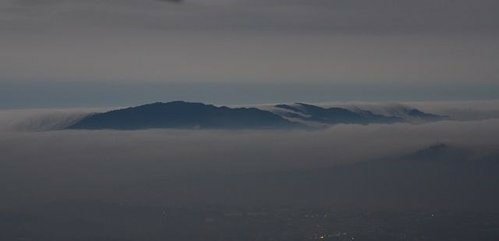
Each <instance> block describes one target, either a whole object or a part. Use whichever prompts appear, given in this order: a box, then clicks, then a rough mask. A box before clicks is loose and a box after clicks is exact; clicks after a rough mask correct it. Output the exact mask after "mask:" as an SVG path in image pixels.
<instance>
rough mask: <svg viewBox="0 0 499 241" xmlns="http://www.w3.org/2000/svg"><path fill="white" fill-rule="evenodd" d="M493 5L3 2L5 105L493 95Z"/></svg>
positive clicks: (259, 0) (1, 86)
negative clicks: (71, 97) (174, 100)
mask: <svg viewBox="0 0 499 241" xmlns="http://www.w3.org/2000/svg"><path fill="white" fill-rule="evenodd" d="M497 10H499V3H498V2H497V1H492V0H490V1H489V0H477V1H468V0H453V1H449V0H440V1H435V0H433V1H430V0H423V1H409V0H398V1H389V0H375V1H372V0H371V1H364V0H349V1H346V0H337V1H331V0H329V1H326V0H315V1H314V0H267V1H263V0H251V1H250V0H212V1H203V0H185V1H183V2H181V3H171V2H165V1H155V0H100V1H98V0H88V1H76V0H38V1H35V0H6V1H1V2H0V35H1V36H2V37H1V38H0V103H2V104H1V105H0V107H1V108H15V107H37V106H72V105H74V106H102V105H109V104H116V103H115V102H121V103H126V104H128V103H134V102H141V101H149V100H152V101H154V100H170V99H173V98H175V99H188V100H203V101H208V102H218V103H220V102H227V103H264V102H279V101H290V100H291V101H292V100H294V99H296V100H303V101H307V100H309V101H328V100H378V99H392V100H407V99H409V100H414V99H493V98H498V97H499V96H498V94H496V93H499V83H498V82H499V81H498V77H499V73H498V71H497V66H498V64H499V44H497V43H498V42H499V31H498V29H499V17H498V16H497V14H496V13H497ZM172 86H174V87H173V88H172ZM99 88H102V89H100V90H99ZM135 89H138V90H142V91H146V93H144V92H141V93H140V95H139V94H138V93H137V92H136V91H134V90H135ZM148 89H153V90H150V91H149V92H150V94H147V90H148ZM301 89H302V90H303V91H300V90H301ZM120 90H121V91H120ZM232 92H234V93H236V94H230V93H232ZM68 93H72V94H70V95H71V96H74V97H75V99H74V100H71V99H70V98H64V96H65V95H67V94H68ZM160 93H161V94H160ZM245 93H246V94H245ZM272 93H273V94H272ZM245 95H247V96H245ZM85 96H88V98H85ZM90 97H92V98H93V101H92V100H88V99H89V98H90ZM113 99H114V101H113Z"/></svg>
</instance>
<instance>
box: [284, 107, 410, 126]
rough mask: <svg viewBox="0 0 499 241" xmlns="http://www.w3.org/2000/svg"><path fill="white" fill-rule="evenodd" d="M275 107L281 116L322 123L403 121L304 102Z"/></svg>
mask: <svg viewBox="0 0 499 241" xmlns="http://www.w3.org/2000/svg"><path fill="white" fill-rule="evenodd" d="M275 108H276V109H277V110H276V112H277V113H279V114H280V115H282V116H285V117H288V118H292V119H298V120H302V121H312V122H318V123H323V124H370V123H396V122H403V121H404V119H402V118H400V117H393V116H383V115H378V114H374V113H372V112H370V111H367V110H360V109H358V110H357V111H352V110H349V109H346V108H339V107H331V108H323V107H319V106H315V105H309V104H304V103H296V104H294V105H285V104H281V105H275Z"/></svg>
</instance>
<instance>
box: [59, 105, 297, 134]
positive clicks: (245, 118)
mask: <svg viewBox="0 0 499 241" xmlns="http://www.w3.org/2000/svg"><path fill="white" fill-rule="evenodd" d="M299 127H304V126H302V125H301V124H298V123H294V122H291V121H289V120H286V119H284V118H282V117H281V116H279V115H276V114H274V113H271V112H268V111H264V110H260V109H257V108H229V107H225V106H222V107H217V106H214V105H206V104H202V103H189V102H183V101H174V102H168V103H159V102H158V103H153V104H147V105H142V106H138V107H131V108H126V109H119V110H113V111H109V112H105V113H97V114H92V115H89V116H87V117H85V118H83V119H81V120H80V121H78V122H76V123H74V124H72V125H70V126H69V127H68V129H118V130H136V129H151V128H178V129H269V128H271V129H282V128H299Z"/></svg>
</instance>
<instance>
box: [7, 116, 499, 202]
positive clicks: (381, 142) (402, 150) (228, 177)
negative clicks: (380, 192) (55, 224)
mask: <svg viewBox="0 0 499 241" xmlns="http://www.w3.org/2000/svg"><path fill="white" fill-rule="evenodd" d="M42 112H43V111H42ZM42 112H36V113H35V112H31V111H28V113H26V111H7V112H2V114H1V115H0V116H1V118H0V119H1V120H2V122H1V123H2V127H3V129H2V130H1V131H0V153H1V158H0V159H1V161H0V188H1V190H4V192H3V194H2V196H1V197H2V198H1V201H0V203H1V204H2V206H3V207H14V206H19V205H31V204H33V203H44V202H52V201H58V200H100V201H107V202H130V203H140V204H145V205H188V204H189V203H198V204H199V203H218V204H220V203H224V204H230V203H239V202H241V200H243V199H244V201H248V202H251V201H254V202H255V203H260V204H261V203H267V202H272V201H275V202H280V201H279V200H280V199H278V198H277V197H278V196H279V190H281V189H286V188H288V189H289V188H290V187H289V186H288V185H289V184H286V183H289V182H288V181H285V180H287V179H286V178H281V176H282V175H287V174H286V173H294V172H299V173H300V172H308V171H311V172H314V171H315V170H321V169H330V168H335V167H340V166H348V165H350V164H353V163H364V162H371V163H377V162H382V161H385V160H390V159H397V158H398V157H401V156H404V155H407V154H410V153H414V152H416V151H418V150H421V149H424V148H426V147H428V146H431V145H433V144H435V143H445V144H446V145H448V146H451V147H453V148H454V147H455V148H459V149H465V150H467V151H469V152H470V153H472V154H473V155H474V156H477V158H481V157H484V156H489V155H494V154H496V153H497V152H498V150H499V145H498V144H497V133H499V119H488V120H474V121H441V122H435V123H428V124H418V125H414V124H393V125H367V126H362V125H336V126H333V127H331V128H328V129H325V130H318V131H303V130H293V131H207V130H144V131H66V130H64V131H61V130H59V131H26V130H27V129H30V128H31V127H36V128H35V129H38V130H43V129H46V128H47V126H59V125H63V124H65V123H67V122H69V121H73V120H74V119H75V118H77V117H78V116H81V115H82V113H88V112H90V111H73V112H67V111H63V112H56V115H52V114H46V112H43V113H42ZM49 113H54V112H53V111H49ZM33 116H38V117H39V116H49V117H50V118H47V119H46V120H49V121H47V122H51V121H52V120H53V119H57V120H58V121H56V123H58V124H57V125H56V124H51V125H45V123H47V122H41V123H39V122H36V121H34V122H33V123H35V124H30V125H24V126H28V127H29V128H27V129H26V128H24V129H23V128H19V126H20V125H19V123H26V122H22V121H21V122H19V120H26V117H31V118H34V117H33ZM38 117H37V118H38ZM28 119H29V118H28ZM35 119H36V118H35ZM6 123H9V124H8V125H7V124H6ZM28 123H30V122H28ZM51 123H52V122H51ZM7 126H9V128H7ZM21 126H22V125H21ZM11 127H15V128H11ZM20 130H22V131H20ZM283 173H284V174H283ZM293 175H294V174H293ZM307 175H308V174H307ZM289 180H291V182H292V183H298V184H303V185H305V184H306V183H308V182H309V181H310V178H309V177H308V178H304V177H303V176H300V175H298V176H297V177H294V176H293V178H291V179H289ZM269 182H270V183H272V184H271V185H270V184H269V185H267V184H265V183H269ZM324 185H325V187H327V186H328V185H333V183H324ZM334 185H337V184H334ZM345 185H347V184H345ZM269 186H270V187H272V188H270V189H268V188H269ZM245 188H247V189H249V190H253V191H255V192H256V193H259V195H253V194H255V193H252V192H251V191H248V194H247V195H250V194H251V193H252V194H251V197H250V196H246V197H245V196H244V195H245V194H244V193H245V191H244V190H245ZM261 190H267V191H265V192H263V191H262V193H260V192H259V191H261ZM272 190H273V191H272ZM290 190H293V189H290ZM366 191H367V190H366ZM231 192H235V193H239V194H240V195H239V197H235V196H231V195H230V193H231ZM395 192H396V191H395ZM395 194H396V193H395ZM241 195H242V196H241ZM282 195H283V197H284V196H285V195H284V194H282ZM296 195H299V194H296ZM300 198H305V197H304V196H300ZM319 200H320V198H319ZM371 201H372V200H358V202H360V204H359V205H362V202H365V204H366V205H367V203H369V202H371Z"/></svg>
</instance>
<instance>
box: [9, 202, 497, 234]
mask: <svg viewBox="0 0 499 241" xmlns="http://www.w3.org/2000/svg"><path fill="white" fill-rule="evenodd" d="M498 239H499V213H480V212H452V211H439V210H426V211H421V210H419V211H404V212H396V211H377V212H368V211H362V210H350V211H345V210H343V211H339V210H331V209H301V208H285V207H274V208H235V207H234V208H227V207H197V208H192V207H191V208H179V207H177V208H164V207H143V206H127V205H120V204H111V203H99V202H87V203H76V202H66V203H52V204H47V205H43V206H39V207H36V208H32V209H31V210H25V212H24V213H23V212H22V211H21V212H0V240H20V241H21V240H22V241H28V240H29V241H31V240H32V241H67V240H73V241H88V240H93V241H108V240H120V241H121V240H123V241H132V240H134V241H135V240H136V241H143V240H151V241H154V240H175V241H184V240H185V241H197V240H199V241H201V240H202V241H211V240H213V241H215V240H217V241H256V240H297V241H298V240H369V241H390V240H393V241H402V240H428V241H442V240H454V241H461V240H462V241H470V240H475V241H486V240H490V241H492V240H498Z"/></svg>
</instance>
